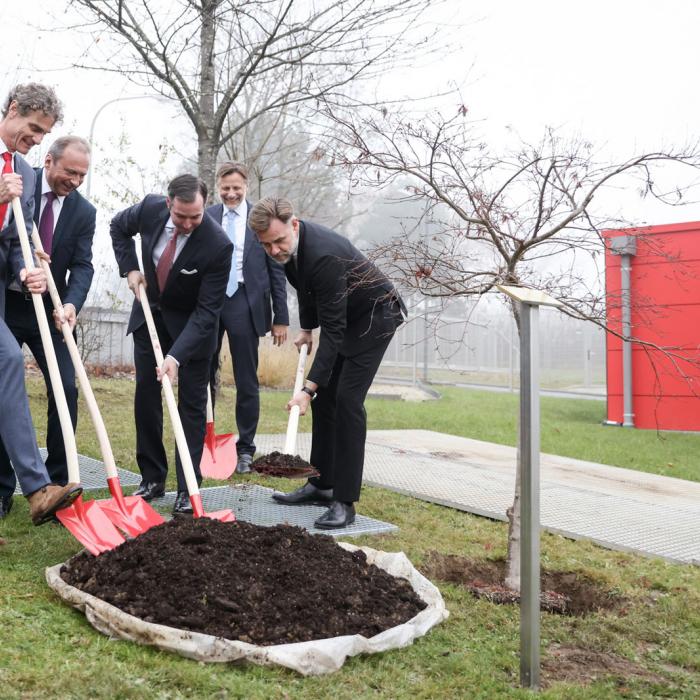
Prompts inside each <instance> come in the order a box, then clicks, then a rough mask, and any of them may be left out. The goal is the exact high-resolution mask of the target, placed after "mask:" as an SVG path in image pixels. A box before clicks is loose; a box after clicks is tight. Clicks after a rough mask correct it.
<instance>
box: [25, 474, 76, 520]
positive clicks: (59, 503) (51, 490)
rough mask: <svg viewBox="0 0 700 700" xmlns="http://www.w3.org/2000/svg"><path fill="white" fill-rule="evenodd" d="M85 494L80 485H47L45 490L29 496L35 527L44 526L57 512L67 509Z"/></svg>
mask: <svg viewBox="0 0 700 700" xmlns="http://www.w3.org/2000/svg"><path fill="white" fill-rule="evenodd" d="M82 492H83V487H82V486H81V485H80V484H66V486H58V485H57V484H47V485H46V486H44V487H43V488H41V489H39V490H38V491H35V492H34V493H30V494H29V495H28V496H27V501H29V515H30V516H31V518H32V522H33V523H34V524H35V525H43V524H44V523H46V522H48V521H49V520H51V518H53V516H54V515H55V514H56V511H57V510H61V508H66V507H67V506H69V505H70V504H71V503H73V501H74V500H75V499H76V498H77V497H78V496H80V494H81V493H82Z"/></svg>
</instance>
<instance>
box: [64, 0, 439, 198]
mask: <svg viewBox="0 0 700 700" xmlns="http://www.w3.org/2000/svg"><path fill="white" fill-rule="evenodd" d="M72 6H73V7H75V8H77V9H78V11H79V12H80V13H81V16H82V19H83V20H84V22H83V23H82V24H81V25H80V27H81V28H82V29H85V28H86V27H87V29H88V31H90V32H91V34H92V35H96V37H97V38H96V39H95V41H94V43H93V46H92V50H91V54H92V56H93V58H95V59H97V63H96V64H91V65H81V66H80V67H83V68H96V69H98V70H106V71H113V72H117V73H121V74H124V75H126V76H127V77H128V78H129V79H130V80H132V81H133V82H134V83H136V84H138V85H140V86H144V87H147V88H149V89H152V90H154V91H155V92H157V93H159V94H162V95H164V96H166V97H169V98H171V99H173V100H176V101H177V102H179V104H180V106H181V108H182V110H183V112H184V113H185V115H186V116H187V118H188V119H189V120H190V122H191V123H192V127H193V128H194V131H195V134H196V138H197V157H198V164H199V174H200V176H201V177H202V178H203V179H204V180H205V181H206V182H207V184H208V185H211V186H213V184H214V174H215V169H216V160H217V157H218V155H219V152H220V150H221V149H222V148H223V147H224V146H225V145H226V144H227V143H228V142H229V141H230V140H231V139H232V138H233V137H234V136H235V135H236V134H237V133H238V132H239V131H240V130H242V129H244V128H246V126H248V125H250V124H255V122H256V120H257V119H258V118H259V117H260V116H261V115H263V114H266V113H270V112H271V113H279V112H283V111H284V110H286V109H288V108H290V107H292V106H294V105H301V104H304V105H308V106H309V108H310V109H313V108H314V107H315V105H316V104H317V102H318V100H319V99H321V98H323V99H324V100H326V101H328V102H329V103H331V104H336V105H339V104H349V103H350V102H352V100H353V99H354V98H353V90H354V86H355V85H356V84H357V83H358V81H363V80H366V79H368V78H371V77H373V76H376V75H378V74H380V73H381V72H382V71H385V70H386V69H388V68H389V67H392V66H394V65H396V64H397V62H401V61H402V60H405V59H407V58H413V57H415V55H416V52H422V53H424V52H425V51H427V50H428V47H430V46H431V45H434V44H432V43H431V42H430V41H428V39H429V30H427V29H426V28H425V27H423V26H421V24H420V21H421V20H422V17H423V15H424V14H427V12H428V10H429V5H428V4H426V3H424V2H420V1H419V0H354V2H335V1H333V0H322V1H321V2H316V3H308V2H299V1H298V0H240V1H234V0H198V1H197V2H194V1H193V0H171V2H162V1H161V0H119V1H118V2H104V1H103V0H73V2H72ZM409 28H410V33H409ZM73 29H76V28H75V27H73ZM100 29H106V30H107V31H108V37H106V39H107V40H105V37H101V35H100ZM409 37H410V39H409ZM100 39H102V40H100ZM115 47H116V48H115ZM271 88H272V89H271ZM241 100H244V101H247V102H248V104H251V105H254V109H252V110H249V111H247V112H246V115H245V118H244V119H241V120H230V119H229V115H230V114H231V111H232V109H233V108H234V106H235V105H236V104H237V103H238V102H239V101H241Z"/></svg>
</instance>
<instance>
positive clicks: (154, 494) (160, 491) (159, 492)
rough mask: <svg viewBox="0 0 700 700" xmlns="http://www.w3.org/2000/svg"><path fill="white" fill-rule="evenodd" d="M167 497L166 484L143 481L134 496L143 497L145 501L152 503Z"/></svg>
mask: <svg viewBox="0 0 700 700" xmlns="http://www.w3.org/2000/svg"><path fill="white" fill-rule="evenodd" d="M164 495H165V484H164V483H163V482H162V481H142V482H141V486H139V487H138V488H137V489H136V491H134V496H141V498H143V500H144V501H151V500H153V499H154V498H160V497H161V496H164Z"/></svg>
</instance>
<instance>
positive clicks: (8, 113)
mask: <svg viewBox="0 0 700 700" xmlns="http://www.w3.org/2000/svg"><path fill="white" fill-rule="evenodd" d="M61 118H62V110H61V103H60V102H59V101H58V99H57V97H56V95H55V93H54V91H53V90H52V89H51V88H48V87H46V86H44V85H39V84H37V83H27V84H25V85H17V86H15V87H14V88H13V89H12V90H11V91H10V94H9V95H8V97H7V100H6V101H5V104H4V107H3V110H2V120H0V156H2V161H1V162H2V174H1V175H0V396H1V397H2V402H3V408H2V410H0V439H1V440H2V442H3V443H4V445H5V449H6V450H7V453H8V455H9V457H10V459H11V460H12V466H13V468H14V471H15V473H16V475H17V479H19V483H20V487H21V489H22V493H23V494H24V495H25V496H26V497H27V500H28V501H29V512H30V516H31V518H32V522H33V523H34V524H35V525H41V524H42V523H44V522H48V521H49V520H50V519H52V517H53V515H54V513H55V512H56V511H57V510H60V509H61V508H65V507H66V506H68V505H70V504H71V503H72V502H73V501H74V500H75V499H76V498H77V497H78V496H79V495H80V493H81V492H82V489H81V488H80V485H79V484H67V485H65V486H59V485H57V484H52V483H51V479H50V478H49V475H48V473H47V471H46V466H45V465H44V462H43V461H42V459H41V455H40V454H39V448H38V447H37V444H36V437H35V434H34V426H33V425H32V417H31V415H30V413H29V401H28V399H27V392H26V389H25V386H24V357H23V355H22V350H21V348H20V347H19V345H18V344H17V341H16V340H15V338H14V336H13V335H12V333H11V332H10V329H9V328H8V327H7V324H6V323H5V321H4V320H2V318H1V316H2V313H4V308H5V284H6V282H7V279H8V273H10V272H12V273H14V276H15V278H16V279H17V280H19V281H20V283H22V285H23V287H24V289H25V290H26V291H27V292H28V293H34V294H43V293H44V291H46V275H45V273H44V271H43V270H42V269H41V268H35V269H34V270H27V269H26V268H25V265H24V258H23V256H22V251H21V247H20V242H19V237H18V231H17V226H16V223H15V221H14V216H13V213H12V208H11V206H10V203H11V202H12V200H13V199H14V198H15V197H19V198H20V201H21V205H22V213H23V215H24V220H25V224H26V226H27V228H28V229H30V227H31V223H32V214H33V210H34V178H35V176H34V171H33V170H32V168H31V167H30V166H29V165H28V164H27V163H26V161H25V160H24V159H23V158H22V156H21V155H20V154H23V155H25V154H26V153H27V152H28V151H29V149H30V148H32V146H34V145H36V144H39V143H41V141H42V139H43V138H44V136H45V135H46V134H47V133H49V132H50V131H51V129H52V128H53V125H54V124H55V123H56V122H57V121H59V120H60V119H61ZM31 313H32V315H33V314H34V310H33V309H32V312H31ZM2 476H3V478H2V479H0V518H4V517H5V516H6V515H7V514H8V513H9V512H10V509H11V508H12V494H13V491H14V487H15V475H14V474H12V473H11V474H10V475H7V474H5V475H2Z"/></svg>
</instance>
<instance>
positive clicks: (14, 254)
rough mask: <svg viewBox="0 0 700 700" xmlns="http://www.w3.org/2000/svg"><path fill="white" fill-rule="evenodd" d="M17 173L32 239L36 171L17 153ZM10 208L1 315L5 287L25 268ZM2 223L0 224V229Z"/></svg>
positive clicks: (1, 250)
mask: <svg viewBox="0 0 700 700" xmlns="http://www.w3.org/2000/svg"><path fill="white" fill-rule="evenodd" d="M14 161H15V172H16V173H17V174H18V175H21V176H22V197H21V198H20V201H21V203H22V212H23V213H24V223H25V224H26V227H27V234H28V235H29V237H30V239H31V230H32V214H33V213H34V170H33V169H32V168H31V166H30V165H29V164H28V163H27V161H26V160H24V158H22V156H20V155H19V153H15V158H14ZM8 206H9V207H10V218H9V223H8V225H7V228H4V229H2V235H0V315H4V313H5V287H6V285H7V282H8V279H9V278H10V277H11V276H14V277H16V278H17V279H19V273H20V270H21V269H22V268H23V267H25V265H24V258H23V257H22V248H21V247H20V243H19V235H18V233H17V226H16V224H15V221H14V215H13V214H12V203H11V202H10V204H9V205H8ZM1 226H2V223H0V227H1Z"/></svg>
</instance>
